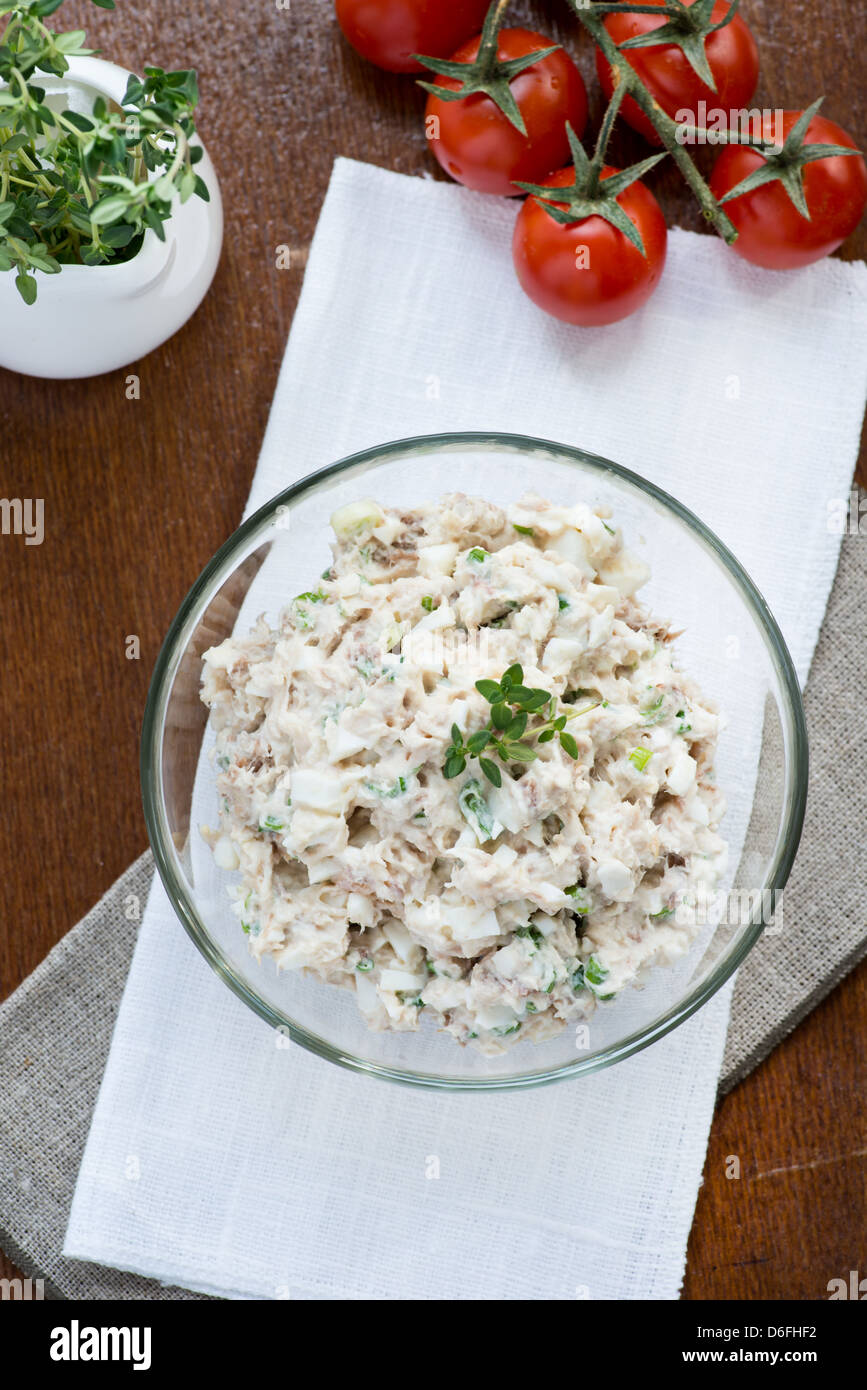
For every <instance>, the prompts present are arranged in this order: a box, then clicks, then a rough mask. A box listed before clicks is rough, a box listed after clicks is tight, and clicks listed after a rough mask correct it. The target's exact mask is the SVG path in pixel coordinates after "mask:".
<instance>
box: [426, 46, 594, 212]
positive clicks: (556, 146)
mask: <svg viewBox="0 0 867 1390" xmlns="http://www.w3.org/2000/svg"><path fill="white" fill-rule="evenodd" d="M550 46H551V41H550V39H546V38H545V36H544V35H543V34H535V33H533V32H532V31H531V30H529V29H501V30H500V36H499V41H498V46H497V56H498V57H499V58H500V59H510V58H522V57H524V55H525V54H527V53H532V52H534V51H535V50H536V49H542V48H550ZM478 51H479V39H478V37H476V38H474V39H472V40H470V42H469V43H465V44H463V45H462V46H461V47H460V48H459V49H458V50H457V52H456V53H453V54H452V60H453V61H454V62H459V63H461V62H463V63H468V62H471V61H472V60H473V59H474V58H475V56H476V54H477V53H478ZM436 85H437V86H438V87H450V88H451V89H452V90H453V91H454V90H456V89H457V88H458V87H459V83H457V82H455V81H454V80H453V79H452V78H449V77H438V78H437V79H436ZM509 85H510V87H511V89H512V94H513V96H514V97H515V100H516V102H517V103H518V107H519V109H520V112H521V115H522V116H523V118H524V124H525V126H526V128H527V134H526V136H524V135H522V134H521V132H520V131H519V130H517V129H516V127H515V126H513V125H512V123H511V121H510V120H509V119H508V117H507V116H505V115H504V114H503V112H502V111H501V110H500V109H499V107H498V106H497V105H496V104H495V102H494V101H492V99H491V98H490V97H489V96H486V95H485V93H484V92H475V93H473V95H472V96H468V97H465V98H464V99H463V100H462V101H441V100H440V98H439V97H435V96H434V95H433V94H431V95H430V96H429V97H428V102H427V107H426V110H425V130H426V131H427V134H428V139H429V141H430V145H431V149H432V150H433V152H434V154H435V155H436V157H437V159H438V160H439V162H440V164H441V165H442V167H443V168H444V169H445V171H446V173H448V174H451V176H452V178H453V179H457V180H458V182H459V183H464V184H466V186H467V187H468V188H475V189H478V190H479V192H481V193H499V194H504V195H505V196H506V197H514V196H516V195H518V194H519V193H520V191H521V190H520V189H519V188H515V187H514V181H515V180H516V179H520V180H522V181H523V182H524V183H539V182H540V181H541V180H542V179H543V178H544V177H545V175H546V174H550V173H551V171H552V169H556V168H557V167H558V166H559V165H561V164H563V163H564V162H565V161H566V160H567V159H568V158H569V142H568V139H567V137H566V122H567V121H568V122H569V123H570V125H571V126H572V129H573V130H574V131H575V134H576V135H579V136H580V134H581V132H582V131H583V129H584V126H585V124H586V122H587V93H586V91H585V88H584V81H583V79H582V77H581V74H580V72H579V71H578V69H577V68H576V66H575V64H574V63H573V62H572V59H571V58H570V57H569V56H568V54H566V53H564V51H563V49H562V48H558V49H557V50H556V52H554V53H551V54H549V56H548V57H547V58H543V59H541V61H540V62H538V63H533V64H532V65H531V66H530V67H528V68H525V69H524V71H523V72H520V73H518V75H517V77H514V78H513V79H512V81H511V83H510V84H509Z"/></svg>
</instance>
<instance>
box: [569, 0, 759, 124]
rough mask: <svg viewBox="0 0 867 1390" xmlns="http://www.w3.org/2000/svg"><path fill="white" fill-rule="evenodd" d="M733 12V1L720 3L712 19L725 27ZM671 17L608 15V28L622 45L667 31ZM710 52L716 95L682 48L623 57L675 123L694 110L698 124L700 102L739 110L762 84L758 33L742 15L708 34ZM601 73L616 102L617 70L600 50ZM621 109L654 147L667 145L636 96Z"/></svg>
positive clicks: (659, 0) (652, 1) (657, 1)
mask: <svg viewBox="0 0 867 1390" xmlns="http://www.w3.org/2000/svg"><path fill="white" fill-rule="evenodd" d="M647 3H648V4H649V5H662V4H664V3H665V0H647ZM693 3H694V0H687V4H690V5H691V4H693ZM728 8H729V3H728V0H717V4H715V5H714V7H713V15H712V18H713V22H714V23H715V24H718V23H719V21H720V20H721V19H722V18H723V16H724V15H725V14H726V13H727V11H728ZM667 18H668V16H667V15H664V14H663V15H660V16H659V18H658V19H657V18H656V16H655V15H649V14H616V13H615V14H610V15H608V16H607V18H606V20H605V28H606V29H607V30H608V32H609V34H610V35H611V37H612V39H613V40H614V42H615V43H618V44H620V43H624V42H625V41H626V39H631V38H633V37H634V36H635V35H636V34H646V33H648V31H650V30H652V29H659V28H661V26H662V25H663V24H665V23H666V20H667ZM704 51H705V53H706V54H707V60H708V64H709V65H710V70H711V72H712V73H713V77H714V81H715V83H716V91H715V92H714V91H712V90H711V88H710V87H708V86H707V84H706V83H705V82H702V80H701V78H700V77H699V76H698V73H697V72H696V71H695V69H694V68H693V67H692V66H691V65H690V63H689V60H688V59H687V58H686V56H685V55H684V53H683V50H682V49H680V48H678V47H677V45H676V44H671V43H668V44H661V45H660V46H659V47H658V48H636V49H627V51H626V53H624V55H623V56H624V57H625V58H627V59H628V60H629V64H630V66H631V67H633V68H634V69H635V71H636V72H637V73H638V75H639V77H640V78H641V79H642V81H643V82H644V84H645V85H646V86H647V87H648V88H649V90H650V94H651V96H653V97H654V98H655V99H656V101H658V102H659V105H660V106H661V107H662V109H663V111H665V112H666V113H667V115H669V116H671V118H672V120H675V119H676V118H677V113H678V111H689V113H690V119H691V120H692V121H693V122H694V121H695V120H696V119H697V115H698V103H699V102H700V101H704V102H706V103H707V107H708V109H709V110H710V109H711V108H714V109H717V108H721V109H722V110H723V111H725V112H729V111H739V110H740V109H741V108H742V107H745V106H747V105H748V104H749V101H750V98H751V97H752V95H753V92H754V91H755V90H756V83H757V82H758V80H759V50H758V48H757V47H756V41H755V39H754V38H753V35H752V31H751V30H750V29H749V28H748V26H747V25H746V24H745V22H744V21H743V20H742V19H741V17H740V15H739V14H736V15H735V17H734V19H733V20H732V21H731V22H730V23H729V24H726V25H725V27H724V28H722V29H717V30H716V31H715V32H714V33H712V34H709V35H708V37H707V39H706V41H705V48H704ZM596 71H597V73H598V74H599V81H600V82H601V84H602V90H603V91H604V93H605V96H606V97H607V98H610V96H611V93H612V91H613V90H614V82H613V80H612V73H611V66H610V64H609V62H608V59H607V58H606V57H605V55H604V53H603V52H602V50H601V49H598V48H597V50H596ZM620 110H621V114H622V115H623V118H624V120H625V121H627V122H628V124H629V125H631V126H632V128H633V129H634V130H637V131H639V133H640V134H641V135H643V136H644V137H645V138H646V139H647V140H649V141H650V143H651V144H652V145H659V144H660V143H661V141H660V139H659V136H658V135H657V133H656V131H655V130H654V128H653V126H652V125H651V123H650V121H649V120H648V119H647V117H646V116H645V114H644V112H643V111H642V110H641V108H640V107H639V106H638V105H636V103H635V102H634V101H633V99H632V97H626V99H625V100H624V102H623V105H622V107H621V108H620Z"/></svg>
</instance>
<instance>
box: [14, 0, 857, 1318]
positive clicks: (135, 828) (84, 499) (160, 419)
mask: <svg viewBox="0 0 867 1390" xmlns="http://www.w3.org/2000/svg"><path fill="white" fill-rule="evenodd" d="M514 12H515V15H516V18H517V19H518V20H524V19H529V20H530V21H531V23H532V26H533V27H538V28H542V29H543V30H544V31H547V32H548V33H552V32H553V34H554V35H555V36H556V37H558V38H562V39H564V40H565V41H566V44H567V47H568V48H569V49H570V51H571V52H572V53H573V54H574V55H575V56H576V58H577V60H578V62H579V64H580V66H581V68H582V70H583V72H584V74H585V77H586V79H587V81H588V86H589V87H590V90H591V92H592V93H593V107H592V110H593V113H594V115H595V114H596V113H597V112H598V109H599V98H598V93H597V90H596V84H595V79H594V76H593V63H592V55H591V50H590V47H589V41H588V40H587V38H586V36H585V35H584V34H583V32H579V30H578V26H577V22H576V21H574V20H572V19H571V18H570V17H569V16H568V15H567V12H566V10H565V7H564V6H563V5H562V4H560V3H556V0H548V2H547V3H545V4H542V3H527V4H521V3H518V4H516V5H515V7H514ZM742 12H743V13H744V15H745V16H746V17H747V18H748V20H749V21H750V23H751V24H752V26H753V28H754V30H755V33H756V36H757V38H758V41H759V45H760V50H761V58H762V78H761V86H760V89H759V92H758V96H757V99H758V102H759V103H760V104H762V105H767V106H776V105H783V106H803V105H806V104H807V103H808V102H809V101H810V100H811V99H812V98H814V97H815V96H817V95H819V94H820V93H822V92H825V93H826V94H827V101H826V105H825V110H826V113H827V114H828V115H830V116H831V117H833V118H836V119H837V120H839V121H840V122H841V123H842V124H844V125H846V126H847V127H848V128H849V129H851V130H852V131H853V133H854V134H855V135H856V136H859V137H860V138H861V139H862V141H863V140H864V139H865V138H867V121H865V113H864V109H863V108H864V103H863V90H864V86H865V83H864V76H865V65H864V61H863V56H862V55H863V52H864V45H865V39H867V34H865V21H864V10H863V7H860V6H856V5H853V4H852V3H851V0H825V3H824V4H823V5H821V6H818V5H816V4H814V3H811V0H788V3H787V4H785V5H780V4H778V3H776V0H743V3H742ZM56 18H57V20H60V21H62V23H59V24H57V27H63V28H73V27H76V26H78V25H81V26H86V27H87V29H88V32H89V34H90V35H91V36H92V38H93V40H94V41H95V43H97V44H101V45H102V47H103V50H104V53H105V56H106V57H110V58H113V59H115V60H117V61H118V62H121V63H124V64H126V65H127V66H129V67H131V68H136V69H138V70H140V69H141V66H142V64H143V63H145V62H148V61H156V62H159V63H160V64H162V65H164V66H173V67H174V66H177V67H181V66H195V67H197V68H198V69H199V73H200V80H201V90H202V105H201V119H200V129H201V131H202V134H203V137H204V138H205V140H206V141H207V143H208V146H209V148H210V151H211V153H212V155H213V157H214V160H215V163H216V164H217V167H218V170H219V173H220V176H221V179H222V185H223V192H224V197H225V201H226V210H227V231H226V243H225V250H224V255H223V260H222V264H221V266H220V269H219V271H218V274H217V278H216V281H215V283H214V286H213V288H212V291H211V293H210V295H209V297H208V298H207V300H206V301H205V303H204V305H203V306H202V308H201V309H200V310H199V312H198V314H197V315H196V316H195V317H194V318H193V320H192V321H191V322H190V323H189V324H188V325H187V326H186V327H185V328H184V329H183V330H182V331H181V332H180V333H179V334H178V335H177V336H176V337H175V338H174V339H172V340H171V341H170V342H169V343H168V344H166V345H165V346H164V347H163V348H161V349H159V350H158V351H156V352H154V353H153V354H152V355H151V356H150V357H148V358H146V359H145V360H143V361H142V362H141V363H140V364H138V365H136V366H135V367H134V368H130V369H129V370H131V371H132V370H135V371H136V372H137V373H138V374H139V375H140V378H141V399H140V400H139V401H129V400H127V399H126V397H125V390H124V379H125V376H126V372H116V373H112V374H110V375H108V376H104V377H100V378H98V379H96V380H92V381H88V382H80V383H79V382H75V383H73V382H59V383H43V382H38V381H35V380H27V379H25V378H22V377H20V376H16V375H12V374H10V373H5V372H2V371H0V440H2V444H0V470H2V478H0V491H2V494H3V495H4V496H6V497H41V498H44V499H45V526H46V537H45V541H44V543H43V544H42V545H41V546H34V547H30V548H25V547H24V544H23V540H22V538H20V537H11V536H5V537H2V538H0V595H2V599H0V602H2V624H0V643H2V647H0V659H2V719H0V770H2V803H3V813H2V823H0V837H2V841H0V843H2V859H0V863H2V866H3V880H4V919H3V925H2V928H0V998H4V997H5V996H6V995H7V994H9V993H10V992H11V991H12V990H13V989H14V988H15V987H16V986H17V985H18V984H19V983H20V982H21V981H22V980H23V979H24V978H25V976H26V975H27V974H28V973H29V972H30V971H31V970H32V969H33V968H34V967H35V966H36V965H37V964H38V963H39V961H40V960H42V958H43V957H44V955H45V954H46V952H47V951H48V950H49V948H50V947H51V946H52V945H53V944H54V943H55V942H56V941H57V940H58V939H59V938H60V937H61V936H62V935H63V933H64V932H66V931H67V930H68V929H69V927H71V926H72V925H73V924H74V923H75V922H76V921H77V920H78V919H79V918H80V917H81V915H82V914H83V913H84V912H85V911H86V910H87V909H88V908H89V907H90V906H91V905H92V904H93V902H94V901H95V900H96V899H97V897H98V896H99V895H100V894H101V893H102V892H103V891H104V890H105V889H106V888H108V886H109V885H110V884H111V883H112V881H113V880H114V879H115V878H116V877H117V875H118V874H120V872H121V871H122V870H123V869H124V868H126V866H127V865H128V864H129V863H130V861H131V860H132V859H133V858H134V857H135V856H136V855H138V854H139V853H140V852H141V851H142V850H143V849H144V848H145V846H146V836H145V830H144V824H143V820H142V814H141V810H140V800H139V785H138V764H137V755H138V735H139V725H140V719H141V713H142V708H143V705H144V699H145V693H146V688H147V682H148V678H149V674H150V669H151V666H152V664H153V661H154V659H155V657H156V653H157V650H158V648H159V644H160V641H161V639H162V637H163V635H164V633H165V630H166V628H167V626H168V624H169V622H170V620H171V618H172V616H173V614H174V612H175V610H176V608H177V605H178V603H179V601H180V599H181V598H182V597H183V595H184V593H185V591H186V589H187V587H188V586H189V584H190V583H191V582H192V580H193V579H194V578H195V577H196V576H197V574H198V573H199V570H200V569H201V567H202V566H203V565H204V563H205V561H206V560H207V559H208V558H209V557H210V555H211V554H212V553H213V552H214V550H215V549H216V547H217V546H218V545H219V544H220V543H221V542H222V541H223V540H224V539H225V538H226V537H227V536H228V535H229V534H230V532H231V531H232V530H233V529H234V527H235V526H236V524H237V522H238V520H239V518H240V515H241V511H242V507H243V504H244V501H245V498H246V495H247V491H248V487H249V484H250V479H251V477H252V474H253V470H254V467H255V464H256V457H257V453H258V449H259V444H260V441H261V438H262V434H263V431H264V428H265V422H266V419H267V414H268V407H269V403H270V400H271V396H272V393H273V390H274V385H275V381H276V376H277V370H278V366H279V363H280V359H281V355H282V352H283V346H284V343H285V339H286V334H287V332H288V329H289V325H290V323H291V319H292V312H293V309H294V306H295V303H296V299H297V295H298V290H299V286H300V277H301V274H302V266H303V261H304V258H305V255H306V248H307V246H308V245H309V241H310V238H311V235H312V233H313V229H314V226H315V224H316V218H317V215H318V212H319V208H320V205H321V201H322V197H323V194H324V192H325V188H326V184H327V181H328V176H329V171H330V168H331V163H332V160H333V159H334V157H335V156H336V155H338V154H347V155H352V156H354V157H356V158H359V159H365V160H368V161H370V162H372V163H375V164H380V165H383V166H386V167H388V168H393V169H397V170H400V171H402V172H405V173H421V172H422V171H427V172H431V171H433V172H435V173H436V172H437V170H436V167H435V166H434V164H433V161H432V160H431V159H430V158H429V156H428V154H427V151H426V148H425V140H424V137H423V133H422V128H421V121H420V111H421V107H422V105H423V96H422V94H421V93H420V92H419V90H418V89H417V88H416V87H415V86H414V84H413V83H412V81H411V79H407V78H397V77H390V76H388V75H385V74H381V73H379V72H377V71H375V70H374V69H372V68H369V67H368V66H367V65H365V64H364V63H363V62H362V61H361V60H360V59H359V58H358V57H357V56H356V55H355V54H354V53H353V52H352V51H351V50H350V49H349V48H348V47H347V46H346V44H345V43H344V42H343V41H342V39H341V36H340V34H339V31H338V29H337V26H336V23H335V21H334V18H333V7H332V5H331V3H330V0H292V3H291V9H290V10H289V12H288V13H287V12H286V11H279V10H277V8H276V6H275V5H274V4H272V3H271V2H270V0H257V3H248V4H243V5H242V4H237V3H233V2H232V3H230V0H219V2H217V0H183V2H182V0H139V2H138V3H133V0H119V4H118V11H117V13H115V14H114V15H112V14H110V13H106V12H104V11H102V10H97V9H95V8H93V7H92V6H90V5H88V4H86V3H85V2H84V0H71V2H70V3H67V4H66V5H65V6H64V8H63V10H62V11H61V12H60V14H59V15H58V16H57V17H56ZM616 140H617V144H616V145H615V146H614V148H613V151H612V153H613V156H614V158H615V159H618V160H623V159H625V158H627V157H638V153H639V150H640V142H637V141H634V140H633V139H632V138H631V137H630V136H628V135H627V136H625V137H621V136H616ZM654 186H655V187H656V189H657V191H658V193H659V194H660V196H661V198H662V199H663V201H664V205H665V207H666V209H667V211H668V214H669V221H670V222H678V223H680V225H682V226H687V227H692V228H695V229H697V230H698V229H700V226H699V223H700V218H699V216H698V214H697V211H696V209H695V207H694V206H693V204H692V203H691V201H690V198H689V195H688V194H687V192H686V190H685V189H684V188H683V187H682V186H681V185H680V184H679V182H678V176H677V174H676V172H675V170H674V169H667V168H665V167H663V169H661V170H659V171H657V172H656V176H655V179H654ZM281 243H288V244H289V245H290V246H291V247H292V248H293V251H294V252H295V255H294V257H293V265H294V268H293V269H290V270H289V271H288V272H287V271H277V270H276V269H275V257H274V251H275V248H276V247H277V246H278V245H279V244H281ZM865 253H867V230H865V228H864V227H863V226H862V227H861V228H860V229H859V231H858V232H857V233H856V235H855V236H853V237H852V239H851V240H850V242H849V243H848V244H847V246H846V247H845V248H844V250H843V253H842V254H844V255H846V256H848V257H854V256H859V257H863V256H864V255H865ZM43 292H44V293H50V287H49V288H47V289H45V290H44V291H43ZM516 292H517V290H516ZM0 331H2V326H0ZM805 331H808V328H806V327H805ZM863 458H864V455H863V453H862V469H863ZM863 476H865V475H864V473H863V472H862V477H863ZM131 634H136V635H138V637H139V638H140V642H141V659H140V660H137V661H136V660H127V659H126V656H125V639H126V638H127V636H129V635H131ZM865 1009H867V967H862V968H861V969H860V970H859V971H857V972H855V974H853V975H852V976H850V977H849V979H847V980H846V981H845V982H844V983H843V984H842V985H840V986H839V988H838V989H836V990H835V991H834V993H833V994H832V996H831V997H830V998H829V999H828V1000H827V1001H826V1002H825V1003H824V1004H823V1005H822V1006H821V1007H820V1008H819V1009H817V1010H816V1011H815V1012H814V1013H813V1015H812V1016H811V1017H810V1018H809V1019H808V1021H807V1022H806V1023H804V1024H803V1025H802V1026H801V1027H800V1028H799V1029H798V1030H797V1032H796V1033H795V1034H794V1035H793V1036H792V1037H791V1038H790V1039H789V1040H788V1041H786V1042H785V1043H784V1044H783V1045H782V1046H781V1047H779V1048H778V1049H777V1051H776V1052H775V1053H774V1055H773V1056H772V1057H771V1058H770V1059H769V1060H768V1061H767V1062H766V1063H765V1064H764V1065H763V1066H762V1067H760V1068H759V1069H758V1070H757V1071H756V1072H755V1073H754V1074H753V1075H752V1076H751V1077H749V1078H748V1079H747V1080H746V1081H745V1082H744V1083H743V1084H742V1085H740V1086H739V1087H738V1088H737V1089H736V1090H735V1091H734V1092H733V1093H732V1095H730V1096H729V1097H728V1098H727V1099H726V1100H725V1101H724V1102H723V1103H722V1104H721V1105H720V1107H719V1109H718V1112H717V1115H716V1118H715V1121H714V1126H713V1130H712V1133H711V1138H710V1146H709V1151H708V1160H707V1167H706V1170H705V1177H704V1184H703V1187H702V1190H701V1193H700V1195H699V1201H698V1209H697V1213H696V1220H695V1227H694V1230H693V1233H692V1238H691V1241H690V1246H689V1259H688V1269H687V1277H686V1284H685V1290H684V1293H685V1297H687V1298H690V1299H706V1298H713V1297H722V1298H731V1299H764V1298H771V1297H780V1298H789V1299H794V1298H806V1299H820V1298H825V1297H827V1283H828V1280H829V1279H832V1278H835V1277H837V1276H841V1275H842V1276H845V1275H846V1274H847V1272H848V1271H849V1270H850V1269H857V1268H859V1267H860V1269H861V1274H862V1275H865V1274H867V1264H865V1256H867V1252H865V1249H864V1244H863V1238H862V1237H863V1230H864V1227H865V1215H867V1209H865V1157H867V1138H865V1132H864V1124H863V1115H862V1114H859V1111H863V1047H862V1039H863V1020H864V1017H865ZM730 1155H736V1156H737V1157H738V1158H739V1159H740V1165H741V1177H740V1178H739V1179H736V1180H732V1179H729V1178H728V1177H727V1176H726V1165H727V1159H728V1156H730ZM11 1273H13V1270H12V1267H11V1265H10V1264H9V1262H8V1261H5V1260H4V1259H3V1258H2V1257H0V1276H2V1275H9V1274H11Z"/></svg>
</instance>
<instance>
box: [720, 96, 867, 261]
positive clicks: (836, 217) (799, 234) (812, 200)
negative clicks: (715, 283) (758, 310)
mask: <svg viewBox="0 0 867 1390" xmlns="http://www.w3.org/2000/svg"><path fill="white" fill-rule="evenodd" d="M800 115H801V112H800V111H784V112H783V121H782V129H781V130H780V132H779V134H780V135H781V136H782V138H783V139H785V137H786V136H787V135H788V134H789V131H790V130H791V129H792V126H793V125H794V124H795V122H796V121H797V119H798V117H799V116H800ZM805 143H806V144H808V145H809V144H814V145H845V146H847V147H848V148H849V149H852V150H854V149H856V148H857V146H856V144H855V141H854V140H853V139H852V136H851V135H850V134H849V133H848V131H846V130H843V128H842V127H841V126H838V125H836V124H835V122H834V121H829V120H826V118H825V117H824V116H814V117H813V119H812V120H811V122H810V124H809V125H808V126H807V134H806V137H805ZM762 163H763V160H762V156H761V155H760V154H757V153H756V151H755V150H751V149H749V148H748V147H747V146H745V145H726V146H725V148H724V149H723V150H722V153H721V154H720V156H719V158H718V160H717V162H716V164H715V165H714V171H713V174H712V175H711V179H710V188H711V192H712V193H713V195H714V197H716V198H722V197H723V196H724V195H725V194H726V193H728V192H730V191H731V189H733V188H734V187H735V186H736V185H737V184H739V183H740V182H741V179H744V178H746V176H747V175H748V174H751V173H752V172H753V170H754V169H757V168H759V166H760V165H761V164H762ZM803 180H804V193H805V196H806V199H807V207H808V208H809V211H810V220H809V221H808V220H807V218H806V217H802V216H801V214H800V213H799V212H798V209H797V208H796V207H795V205H794V203H793V202H792V200H791V198H790V197H789V195H788V194H787V193H786V191H785V189H784V188H783V187H782V185H781V184H780V183H766V184H763V185H762V186H761V188H756V189H753V191H752V192H751V193H744V194H743V195H742V196H741V197H739V198H732V200H731V202H730V203H726V204H725V211H726V212H727V213H728V215H729V217H730V218H731V220H732V222H733V223H734V224H735V226H736V227H737V231H738V239H737V241H736V242H734V243H733V245H732V250H733V251H737V253H738V255H739V256H743V258H744V260H745V261H752V263H753V265H762V266H765V267H766V268H767V269H768V270H791V269H792V268H794V267H796V266H801V265H810V264H811V262H813V261H818V260H821V259H822V257H823V256H827V255H829V254H830V252H831V251H835V250H836V249H837V247H838V246H839V245H840V243H841V242H842V241H845V240H846V237H847V236H848V235H849V233H850V232H853V231H854V230H855V228H856V227H857V225H858V223H859V222H860V220H861V218H862V216H863V214H864V208H865V206H867V166H865V164H864V160H863V158H862V157H861V155H845V154H838V155H832V156H831V157H830V158H829V159H817V160H814V161H813V162H812V163H810V164H806V165H805V166H804V169H803Z"/></svg>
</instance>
